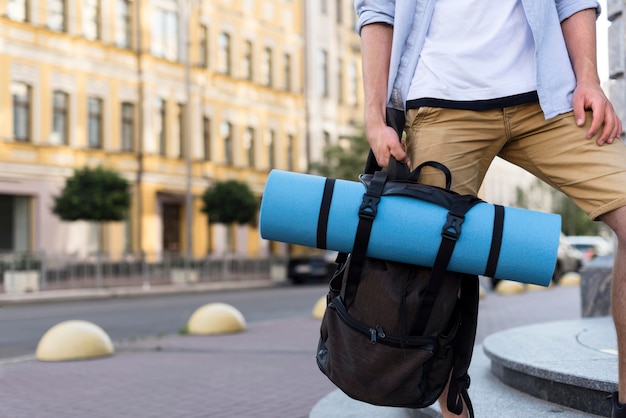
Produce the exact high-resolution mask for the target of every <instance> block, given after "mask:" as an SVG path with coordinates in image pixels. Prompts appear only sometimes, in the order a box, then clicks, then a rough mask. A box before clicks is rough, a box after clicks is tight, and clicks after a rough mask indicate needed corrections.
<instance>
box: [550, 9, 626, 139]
mask: <svg viewBox="0 0 626 418" xmlns="http://www.w3.org/2000/svg"><path fill="white" fill-rule="evenodd" d="M561 29H562V31H563V36H564V38H565V44H566V45H567V51H568V52H569V56H570V60H571V61H572V66H573V68H574V74H575V75H576V89H575V90H574V100H573V105H574V116H575V118H576V123H577V124H578V125H580V126H582V125H583V124H584V123H585V110H591V112H592V115H593V116H592V122H591V127H590V128H589V130H588V131H587V138H592V137H593V136H594V135H595V134H596V133H597V132H598V131H599V130H600V128H601V127H602V125H603V124H604V126H603V127H602V132H601V133H600V136H599V137H598V138H597V140H596V142H597V144H598V145H603V144H604V143H607V142H608V143H612V142H613V141H614V140H615V139H616V138H619V137H620V135H621V134H622V122H621V121H620V120H619V117H618V116H617V114H616V113H615V110H614V109H613V105H612V104H611V102H609V100H608V99H607V97H606V95H605V94H604V92H603V91H602V87H601V86H600V78H599V77H598V67H597V61H596V10H595V9H586V10H582V11H580V12H578V13H575V14H573V15H572V16H570V17H569V18H567V19H565V20H564V21H563V22H562V23H561Z"/></svg>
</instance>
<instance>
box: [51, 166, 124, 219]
mask: <svg viewBox="0 0 626 418" xmlns="http://www.w3.org/2000/svg"><path fill="white" fill-rule="evenodd" d="M130 201H131V195H130V183H129V182H128V181H127V180H126V179H124V178H123V177H122V176H121V175H120V174H118V173H117V172H115V171H112V170H107V169H105V168H102V167H97V168H95V169H92V168H89V167H84V168H82V169H79V170H75V171H74V175H73V176H72V177H69V178H68V179H67V180H66V182H65V187H64V188H63V190H62V192H61V194H60V195H59V196H55V197H54V206H53V207H52V212H53V213H54V214H55V215H57V216H59V218H61V219H62V220H64V221H78V220H85V221H94V222H108V221H122V220H124V219H126V214H127V212H128V209H129V207H130Z"/></svg>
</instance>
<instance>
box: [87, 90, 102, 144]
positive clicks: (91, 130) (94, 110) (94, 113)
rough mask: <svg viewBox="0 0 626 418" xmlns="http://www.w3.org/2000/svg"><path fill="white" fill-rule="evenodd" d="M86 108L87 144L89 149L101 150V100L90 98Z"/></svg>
mask: <svg viewBox="0 0 626 418" xmlns="http://www.w3.org/2000/svg"><path fill="white" fill-rule="evenodd" d="M87 108H88V117H87V119H88V122H87V144H88V146H89V148H102V127H103V124H102V121H103V118H102V112H103V109H102V99H100V98H98V97H90V98H89V99H88V103H87Z"/></svg>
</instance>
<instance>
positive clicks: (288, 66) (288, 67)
mask: <svg viewBox="0 0 626 418" xmlns="http://www.w3.org/2000/svg"><path fill="white" fill-rule="evenodd" d="M283 60H284V62H283V65H284V67H283V68H284V73H285V74H284V77H285V91H291V55H289V54H285V56H284V57H283Z"/></svg>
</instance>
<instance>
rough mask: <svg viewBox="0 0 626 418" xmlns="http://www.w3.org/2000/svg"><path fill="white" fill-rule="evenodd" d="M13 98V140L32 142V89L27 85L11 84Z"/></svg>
mask: <svg viewBox="0 0 626 418" xmlns="http://www.w3.org/2000/svg"><path fill="white" fill-rule="evenodd" d="M11 95H12V96H13V138H14V139H15V140H16V141H24V142H26V141H30V140H31V138H30V133H31V132H30V131H31V106H32V103H31V102H32V92H31V87H30V86H29V85H28V84H26V83H19V82H14V83H11Z"/></svg>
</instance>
